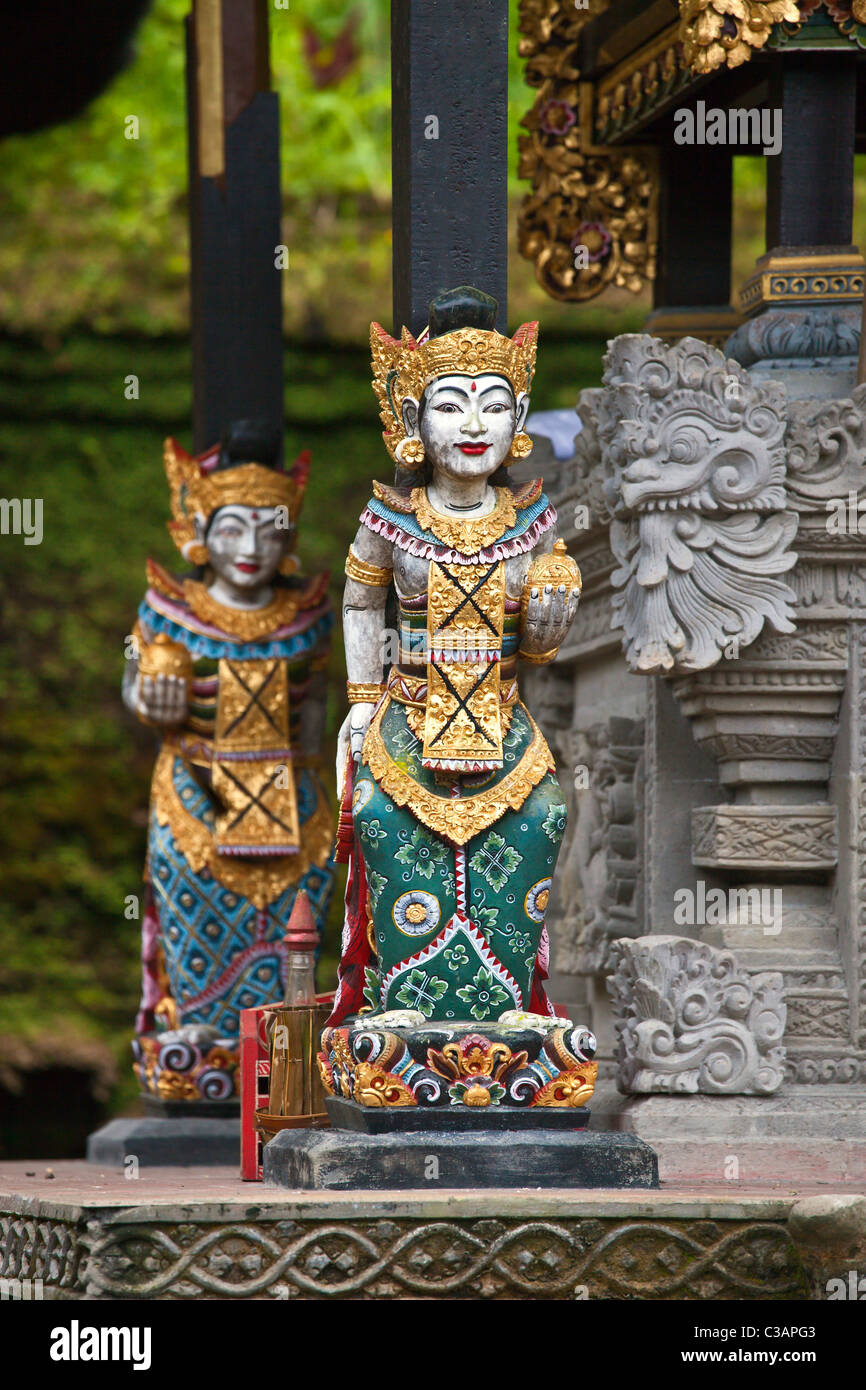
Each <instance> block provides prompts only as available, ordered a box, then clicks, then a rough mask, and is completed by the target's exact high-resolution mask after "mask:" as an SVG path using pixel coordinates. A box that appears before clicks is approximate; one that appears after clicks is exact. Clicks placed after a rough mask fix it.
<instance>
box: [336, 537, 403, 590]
mask: <svg viewBox="0 0 866 1390" xmlns="http://www.w3.org/2000/svg"><path fill="white" fill-rule="evenodd" d="M346 574H347V576H348V578H349V579H354V580H356V581H357V583H358V584H367V585H369V587H370V588H371V589H387V587H388V585H389V584H390V583H391V579H392V577H393V574H394V571H393V570H389V569H382V568H381V567H380V566H379V565H371V564H368V562H367V561H366V560H362V559H361V557H360V555H356V554H355V552H354V550H353V549H352V547H351V546H349V553H348V555H347V556H346Z"/></svg>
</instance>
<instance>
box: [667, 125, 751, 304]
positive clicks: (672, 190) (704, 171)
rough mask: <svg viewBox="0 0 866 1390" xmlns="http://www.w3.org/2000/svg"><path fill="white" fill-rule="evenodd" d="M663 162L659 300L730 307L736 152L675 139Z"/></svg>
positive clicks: (723, 147) (721, 147) (668, 148)
mask: <svg viewBox="0 0 866 1390" xmlns="http://www.w3.org/2000/svg"><path fill="white" fill-rule="evenodd" d="M660 163H661V183H660V188H659V228H658V247H659V250H658V268H657V272H656V279H655V285H654V304H655V306H656V308H660V307H662V306H664V307H665V308H671V309H672V308H681V307H682V308H685V307H688V306H697V305H700V306H716V307H724V306H725V305H727V304H728V303H729V302H730V298H731V217H732V211H733V205H732V190H733V176H732V158H731V151H730V149H728V148H726V147H725V146H720V145H699V146H695V145H675V144H674V143H673V141H671V142H670V143H669V144H667V145H665V146H664V147H663V148H662V149H661V151H660Z"/></svg>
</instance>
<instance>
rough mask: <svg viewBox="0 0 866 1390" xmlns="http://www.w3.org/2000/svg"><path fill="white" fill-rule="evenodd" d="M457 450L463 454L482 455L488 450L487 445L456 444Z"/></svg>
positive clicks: (488, 446)
mask: <svg viewBox="0 0 866 1390" xmlns="http://www.w3.org/2000/svg"><path fill="white" fill-rule="evenodd" d="M457 448H458V449H460V451H461V452H462V453H464V454H483V453H484V452H485V451H486V450H487V449H489V448H490V445H489V444H458V445H457Z"/></svg>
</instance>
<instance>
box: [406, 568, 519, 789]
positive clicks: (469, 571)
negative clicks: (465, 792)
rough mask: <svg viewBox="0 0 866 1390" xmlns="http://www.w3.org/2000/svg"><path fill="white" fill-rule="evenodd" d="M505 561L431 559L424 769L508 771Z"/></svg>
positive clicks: (428, 580)
mask: <svg viewBox="0 0 866 1390" xmlns="http://www.w3.org/2000/svg"><path fill="white" fill-rule="evenodd" d="M504 623H505V565H504V564H503V562H502V561H501V560H497V561H495V562H494V563H493V564H489V565H488V564H478V565H446V564H440V563H439V562H438V561H436V560H432V561H431V562H430V569H429V572H428V578H427V701H426V709H425V716H424V744H423V749H422V754H421V761H422V763H423V765H424V767H427V768H432V769H434V770H435V771H441V772H456V773H472V772H484V771H488V770H493V769H496V768H501V767H502V765H503V762H502V705H501V701H500V693H499V667H500V661H501V658H502V631H503V626H504Z"/></svg>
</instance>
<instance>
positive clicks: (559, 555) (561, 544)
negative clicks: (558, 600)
mask: <svg viewBox="0 0 866 1390" xmlns="http://www.w3.org/2000/svg"><path fill="white" fill-rule="evenodd" d="M547 584H549V585H550V586H551V588H553V589H558V588H559V585H560V584H564V585H565V587H566V589H567V590H568V591H569V593H570V592H571V590H572V589H577V592H578V593H580V591H581V578H580V570H579V569H578V567H577V565H576V564H575V562H574V561H573V560H572V558H571V556H570V555H569V554H568V551H567V550H566V548H565V541H554V543H553V549H552V550H551V551H550V553H549V554H547V555H539V557H538V559H537V560H533V562H532V564H531V565H530V566H529V573H528V574H527V576H526V583H525V584H524V586H523V590H522V592H521V595H520V623H521V627H524V626H525V624H526V615H527V613H528V612H529V600H530V597H531V595H532V590H533V589H538V590H539V591H541V590H542V589H544V588H545V586H546V585H547Z"/></svg>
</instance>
